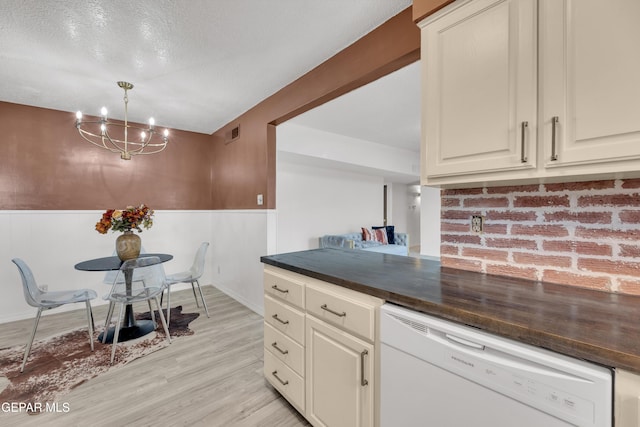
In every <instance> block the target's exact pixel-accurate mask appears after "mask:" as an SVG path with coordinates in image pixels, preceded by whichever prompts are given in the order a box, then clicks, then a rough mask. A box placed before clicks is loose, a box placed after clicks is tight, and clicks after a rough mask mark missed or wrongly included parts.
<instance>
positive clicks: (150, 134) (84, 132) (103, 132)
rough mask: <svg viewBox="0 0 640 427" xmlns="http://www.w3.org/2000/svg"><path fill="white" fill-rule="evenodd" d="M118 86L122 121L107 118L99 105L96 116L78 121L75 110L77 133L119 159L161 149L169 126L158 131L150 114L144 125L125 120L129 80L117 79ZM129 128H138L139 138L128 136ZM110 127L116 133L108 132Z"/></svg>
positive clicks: (164, 144)
mask: <svg viewBox="0 0 640 427" xmlns="http://www.w3.org/2000/svg"><path fill="white" fill-rule="evenodd" d="M118 86H119V87H121V88H122V89H124V123H122V122H113V121H109V120H107V108H106V107H102V109H101V110H100V119H99V120H87V121H82V112H81V111H78V112H77V113H76V128H77V129H78V132H79V133H80V136H82V137H83V138H84V139H85V140H87V141H88V142H90V143H91V144H93V145H95V146H96V147H100V148H104V149H105V150H109V151H111V152H113V153H120V158H121V159H123V160H131V156H136V155H138V154H155V153H159V152H161V151H162V150H164V149H165V148H166V147H167V143H168V142H169V130H168V129H165V130H164V132H163V133H162V135H158V134H157V133H156V130H155V121H154V120H153V117H152V118H150V119H149V127H147V128H143V127H141V126H138V125H132V124H129V122H128V119H127V104H128V103H129V98H128V97H127V91H129V90H131V89H133V85H132V84H131V83H129V82H118ZM130 129H131V130H139V131H140V139H139V140H138V141H129V140H128V131H129V130H130ZM110 131H112V132H115V133H116V134H117V136H112V135H111V134H110ZM154 136H156V138H154ZM152 139H153V142H152ZM156 141H157V142H156Z"/></svg>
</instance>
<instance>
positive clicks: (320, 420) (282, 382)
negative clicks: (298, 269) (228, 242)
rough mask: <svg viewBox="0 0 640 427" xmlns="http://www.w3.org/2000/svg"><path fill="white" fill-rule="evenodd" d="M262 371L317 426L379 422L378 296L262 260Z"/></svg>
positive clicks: (355, 426)
mask: <svg viewBox="0 0 640 427" xmlns="http://www.w3.org/2000/svg"><path fill="white" fill-rule="evenodd" d="M264 290H265V297H264V307H265V317H264V319H265V326H264V328H265V329H264V375H265V378H266V379H267V380H268V381H269V383H271V384H272V385H273V387H275V388H276V389H277V390H278V391H279V392H280V393H281V394H282V396H284V397H285V398H286V399H287V400H288V401H289V402H290V403H291V404H292V405H293V406H294V407H295V408H296V409H297V410H298V411H299V412H300V413H301V414H302V415H304V416H305V418H306V419H307V420H308V421H309V422H310V423H311V424H312V425H314V426H316V427H365V426H375V425H376V417H377V415H376V405H375V402H376V399H377V396H378V395H379V390H378V389H377V387H378V385H377V378H376V373H377V372H378V363H379V362H378V355H377V351H378V348H379V345H378V333H377V330H378V329H377V328H378V327H377V324H378V313H379V308H380V306H381V305H382V303H383V302H384V301H383V300H381V299H379V298H375V297H372V296H370V295H366V294H362V293H359V292H355V291H352V290H349V289H346V288H342V287H340V286H336V285H333V284H330V283H326V282H322V281H319V280H316V279H312V278H309V277H306V276H301V275H298V274H295V273H291V272H288V271H286V270H282V269H279V268H275V267H272V266H265V273H264Z"/></svg>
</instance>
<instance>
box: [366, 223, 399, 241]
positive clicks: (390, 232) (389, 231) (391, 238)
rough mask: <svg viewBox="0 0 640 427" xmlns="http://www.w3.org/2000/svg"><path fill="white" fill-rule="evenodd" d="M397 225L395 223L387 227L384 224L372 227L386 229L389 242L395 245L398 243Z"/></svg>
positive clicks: (373, 228)
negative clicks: (396, 235) (396, 236)
mask: <svg viewBox="0 0 640 427" xmlns="http://www.w3.org/2000/svg"><path fill="white" fill-rule="evenodd" d="M395 228H396V227H395V226H394V225H387V226H386V227H385V226H384V225H381V226H377V227H371V229H372V230H378V229H384V230H385V231H386V233H387V243H388V244H390V245H395V244H396V238H395V234H394V233H395Z"/></svg>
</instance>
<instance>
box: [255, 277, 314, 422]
mask: <svg viewBox="0 0 640 427" xmlns="http://www.w3.org/2000/svg"><path fill="white" fill-rule="evenodd" d="M303 278H304V276H300V275H297V274H295V273H290V272H287V271H285V270H280V269H273V268H265V271H264V292H265V296H264V376H265V378H266V379H267V381H269V383H271V385H273V387H275V388H276V389H277V390H278V391H279V392H280V393H281V394H282V395H283V396H284V397H285V398H286V399H287V400H288V401H289V402H290V403H291V404H292V405H293V406H294V407H295V408H296V409H297V410H298V411H300V413H302V414H304V412H305V368H304V363H305V362H304V358H305V313H304V291H305V284H304V281H303Z"/></svg>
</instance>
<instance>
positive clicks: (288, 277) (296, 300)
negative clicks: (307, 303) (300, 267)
mask: <svg viewBox="0 0 640 427" xmlns="http://www.w3.org/2000/svg"><path fill="white" fill-rule="evenodd" d="M264 291H265V293H266V294H268V295H271V296H273V297H276V298H279V299H281V300H284V301H287V302H289V303H290V304H293V305H295V306H296V307H299V308H302V309H304V282H303V281H302V280H300V279H299V278H298V277H296V276H295V275H294V273H289V272H287V271H285V270H276V271H274V270H265V272H264Z"/></svg>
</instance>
